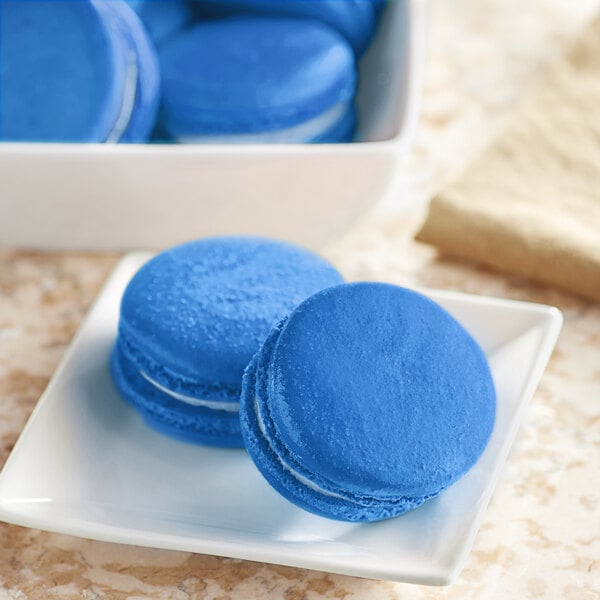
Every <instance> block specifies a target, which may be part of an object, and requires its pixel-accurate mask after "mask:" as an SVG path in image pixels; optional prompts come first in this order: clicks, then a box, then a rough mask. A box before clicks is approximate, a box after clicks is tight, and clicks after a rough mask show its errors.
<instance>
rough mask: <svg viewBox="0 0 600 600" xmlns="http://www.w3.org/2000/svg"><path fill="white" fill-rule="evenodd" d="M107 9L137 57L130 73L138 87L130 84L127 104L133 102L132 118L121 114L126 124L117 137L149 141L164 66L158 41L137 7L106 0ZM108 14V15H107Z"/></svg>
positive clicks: (115, 133) (118, 130) (131, 78)
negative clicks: (134, 9) (154, 39)
mask: <svg viewBox="0 0 600 600" xmlns="http://www.w3.org/2000/svg"><path fill="white" fill-rule="evenodd" d="M104 9H107V10H108V11H111V12H112V17H113V20H112V24H113V27H114V29H117V28H118V29H120V31H121V35H122V36H123V39H124V40H125V41H126V43H127V47H128V50H129V52H128V53H129V55H130V56H134V57H135V67H133V66H130V67H129V72H128V74H127V77H128V78H129V80H133V79H134V78H135V88H134V89H133V87H132V86H131V83H129V85H128V90H129V91H128V95H127V96H126V97H125V98H124V104H126V105H127V104H128V105H129V109H128V115H129V117H128V118H125V117H124V115H123V113H122V115H121V119H122V124H119V123H117V124H116V127H115V130H113V138H115V139H113V141H119V142H141V141H147V140H148V138H149V137H150V134H151V133H152V130H153V128H154V125H155V123H156V118H157V115H158V107H159V102H160V69H159V65H158V56H157V54H156V50H155V47H154V45H153V44H152V42H151V40H150V38H149V37H148V34H147V32H146V30H145V29H144V26H143V25H142V23H141V21H140V19H139V18H138V17H137V15H136V14H135V12H134V11H133V9H132V8H131V7H130V6H128V5H127V3H126V2H122V1H121V0H116V1H115V0H109V1H108V2H105V6H104ZM107 18H109V17H108V15H107Z"/></svg>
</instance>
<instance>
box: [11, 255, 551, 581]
mask: <svg viewBox="0 0 600 600" xmlns="http://www.w3.org/2000/svg"><path fill="white" fill-rule="evenodd" d="M147 258H148V255H147V254H132V255H129V256H128V257H126V258H125V259H123V261H122V262H121V263H120V264H119V266H118V267H117V268H116V270H115V272H114V273H113V275H112V277H111V278H110V280H109V281H108V283H107V284H106V286H105V288H104V290H103V292H102V293H101V294H100V296H99V298H98V300H97V302H96V304H95V306H94V307H93V309H92V310H91V312H90V314H89V315H88V317H87V319H86V321H85V322H84V324H83V325H82V327H81V329H80V330H79V332H78V334H77V335H76V337H75V339H74V340H73V343H72V344H71V347H70V350H69V351H68V352H67V354H66V356H65V358H64V360H63V362H62V364H61V366H60V367H59V369H58V370H57V372H56V374H55V375H54V377H53V379H52V381H51V382H50V384H49V386H48V388H47V389H46V391H45V392H44V394H43V396H42V397H41V398H40V400H39V402H38V405H37V406H36V408H35V410H34V412H33V414H32V416H31V418H30V420H29V422H28V423H27V425H26V427H25V429H24V431H23V433H22V434H21V437H20V438H19V440H18V442H17V444H16V445H15V448H14V450H13V451H12V454H11V455H10V457H9V459H8V461H7V463H6V465H5V467H4V469H3V471H2V473H1V474H0V519H2V520H5V521H7V522H11V523H16V524H19V525H25V526H29V527H36V528H40V529H47V530H51V531H58V532H64V533H68V534H72V535H77V536H82V537H88V538H95V539H99V540H107V541H113V542H122V543H127V544H138V545H141V546H153V547H159V548H172V549H178V550H187V551H191V552H203V553H210V554H219V555H224V556H231V557H238V558H247V559H252V560H258V561H266V562H273V563H280V564H285V565H293V566H298V567H306V568H310V569H318V570H323V571H332V572H337V573H346V574H351V575H359V576H364V577H373V578H380V579H389V580H397V581H409V582H415V583H422V584H431V585H441V584H449V583H451V582H452V580H453V579H454V578H455V577H456V576H457V574H458V573H459V572H460V570H461V568H462V565H463V564H464V562H465V560H466V558H467V554H468V552H469V549H470V547H471V544H472V542H473V539H474V536H475V533H476V531H477V528H478V526H479V523H480V522H481V520H482V518H483V513H484V510H485V508H486V506H487V503H488V501H489V499H490V496H491V494H492V490H493V488H494V485H495V483H496V480H497V479H498V475H499V472H500V470H501V468H502V465H503V463H504V462H505V460H506V457H507V454H508V451H509V448H510V446H511V444H512V442H513V439H514V437H515V434H516V431H517V428H518V426H519V422H520V421H521V419H522V416H523V411H524V408H525V406H526V404H527V402H528V400H529V399H530V398H531V396H532V394H533V392H534V390H535V388H536V386H537V383H538V381H539V379H540V377H541V375H542V372H543V370H544V367H545V365H546V362H547V361H548V358H549V357H550V354H551V352H552V349H553V347H554V344H555V342H556V338H557V336H558V333H559V331H560V327H561V323H562V317H561V314H560V312H559V311H558V310H557V309H555V308H552V307H548V306H542V305H536V304H527V303H521V302H513V301H508V300H496V299H491V298H484V297H477V296H466V295H463V294H457V293H449V292H434V291H429V292H426V293H428V294H429V295H430V296H431V297H432V298H433V299H435V300H436V301H438V302H439V303H440V304H442V305H443V306H444V307H445V308H446V309H447V310H449V311H450V312H451V313H452V314H453V315H454V316H455V317H456V318H457V319H458V320H459V321H461V322H462V323H463V324H464V325H465V326H466V327H467V328H468V330H469V331H470V332H471V333H472V334H473V335H474V336H475V338H476V339H477V340H478V342H479V343H480V344H481V346H482V347H483V349H484V351H485V352H486V354H487V356H488V358H489V361H490V365H491V369H492V373H493V376H494V379H495V382H496V387H497V393H498V409H497V419H496V425H495V428H494V432H493V435H492V438H491V441H490V443H489V445H488V447H487V449H486V450H485V453H484V454H483V456H482V457H481V459H480V461H479V462H478V463H477V464H476V466H475V467H474V468H473V469H471V471H469V473H468V474H467V475H466V476H465V477H463V478H462V479H461V480H460V481H459V482H458V483H456V484H455V485H453V486H452V487H451V488H449V489H448V490H446V491H445V492H444V493H443V494H442V495H441V496H439V497H438V498H436V499H434V500H432V501H430V502H428V503H426V504H424V505H423V506H421V507H420V508H418V509H417V510H414V511H412V512H409V513H406V514H405V515H402V516H400V517H398V518H395V519H392V520H389V521H384V522H380V523H373V524H349V523H340V522H336V521H330V520H327V519H323V518H320V517H316V516H314V515H311V514H309V513H307V512H304V511H303V510H301V509H299V508H297V507H296V506H294V505H292V504H290V503H289V502H287V501H286V500H284V499H283V498H281V497H280V496H279V495H278V494H277V493H276V492H275V491H273V490H272V489H271V488H270V487H269V485H268V484H267V483H266V482H265V481H264V480H263V479H262V477H261V476H260V474H259V473H258V471H257V470H256V468H255V467H254V465H253V463H252V462H251V460H250V458H249V457H248V455H247V454H246V452H245V451H243V450H222V449H212V448H204V447H199V446H193V445H189V444H185V443H181V442H177V441H174V440H171V439H168V438H166V437H162V436H161V435H159V434H157V433H155V432H154V431H151V430H150V429H148V428H147V427H145V426H144V424H143V423H142V420H141V418H139V417H138V415H137V414H136V413H135V412H134V411H133V410H132V409H130V408H129V407H128V406H127V405H126V404H125V403H124V402H123V401H122V400H121V399H120V398H119V396H118V394H117V392H116V390H115V389H114V387H113V385H112V382H111V379H110V376H109V373H108V368H107V361H108V355H109V352H110V349H111V345H112V343H113V340H114V337H115V332H116V327H117V320H118V306H119V301H120V298H121V294H122V292H123V289H124V288H125V286H126V284H127V282H128V281H129V279H130V278H131V276H132V275H133V273H134V272H135V271H136V270H137V269H138V268H139V266H140V265H141V264H142V263H143V262H144V261H145V260H146V259H147Z"/></svg>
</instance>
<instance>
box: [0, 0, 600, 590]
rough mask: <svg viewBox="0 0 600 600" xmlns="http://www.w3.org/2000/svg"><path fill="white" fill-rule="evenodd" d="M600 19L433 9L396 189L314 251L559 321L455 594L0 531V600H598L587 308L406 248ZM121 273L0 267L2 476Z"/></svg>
mask: <svg viewBox="0 0 600 600" xmlns="http://www.w3.org/2000/svg"><path fill="white" fill-rule="evenodd" d="M598 4H599V2H598V1H596V0H582V1H580V2H578V3H570V2H566V1H564V0H532V1H531V2H529V3H527V4H525V3H522V2H518V1H517V0H455V1H454V2H452V3H451V2H446V1H443V0H438V1H433V2H431V4H430V28H429V40H430V44H429V61H428V70H427V77H426V84H425V97H424V108H423V119H422V122H421V125H420V128H419V131H418V135H417V141H416V145H415V149H414V151H413V152H412V153H411V155H410V156H409V157H408V158H407V159H404V160H403V168H402V170H401V172H402V173H403V174H404V175H403V176H402V177H401V178H399V181H398V182H397V185H396V187H395V188H394V189H393V190H392V191H391V192H390V194H389V195H388V196H387V197H386V198H385V199H384V201H383V202H381V203H380V204H379V205H378V206H377V207H376V208H375V210H374V211H373V212H372V213H371V214H370V215H368V216H367V217H366V218H365V219H363V220H362V222H361V223H359V224H358V225H357V226H356V227H355V228H354V229H353V230H352V231H350V232H348V234H347V235H346V236H345V237H344V238H343V239H340V240H335V241H332V243H331V244H330V245H329V247H328V248H326V249H325V250H324V253H325V254H326V255H327V256H328V258H330V259H331V260H332V261H333V262H334V263H335V264H336V265H337V266H338V267H339V268H340V269H341V270H342V271H343V273H344V275H345V276H346V277H347V278H348V279H350V280H356V279H377V280H383V281H389V282H394V283H398V284H404V285H424V286H428V287H434V288H442V289H452V290H459V291H464V292H470V293H477V294H487V295H494V296H501V297H507V298H515V299H522V300H529V301H534V302H543V303H547V304H553V305H556V306H559V307H560V308H561V309H562V310H563V312H564V315H565V325H564V329H563V332H562V334H561V336H560V339H559V342H558V345H557V349H556V351H555V353H554V356H553V358H552V360H551V361H550V364H549V366H548V369H547V371H546V373H545V375H544V377H543V379H542V381H541V384H540V387H539V389H538V391H537V393H536V395H535V397H534V399H533V401H532V404H531V408H530V410H529V414H528V416H527V418H526V421H525V423H524V424H523V426H522V428H521V430H520V433H519V435H518V438H517V441H516V444H515V446H514V448H513V451H512V453H511V455H510V458H509V461H508V463H507V465H506V467H505V469H504V472H503V476H502V478H501V480H500V482H499V484H498V486H497V489H496V492H495V494H494V496H493V498H492V501H491V504H490V506H489V508H488V510H487V513H486V517H485V520H484V523H483V525H482V527H481V529H480V532H479V534H478V536H477V538H476V541H475V545H474V547H473V550H472V552H471V555H470V558H469V560H468V563H467V565H466V567H465V569H464V571H463V573H462V574H461V576H460V578H459V579H458V581H457V582H456V583H455V584H454V585H453V586H450V587H447V588H428V587H421V586H415V585H407V584H397V583H390V582H380V581H371V580H366V579H358V578H352V577H346V576H339V575H331V574H326V573H319V572H313V571H307V570H302V569H295V568H289V567H280V566H273V565H267V564H261V563H253V562H249V561H240V560H233V559H226V558H219V557H213V556H206V555H193V554H189V553H184V552H174V551H164V550H154V549H148V548H138V547H133V546H124V545H118V544H109V543H102V542H95V541H89V540H83V539H79V538H74V537H69V536H65V535H59V534H52V533H46V532H41V531H37V530H32V529H26V528H22V527H16V526H12V525H6V524H0V600H4V599H5V598H14V599H26V598H31V599H37V598H54V597H56V598H64V599H67V600H70V599H75V598H84V599H96V598H110V599H116V600H120V599H123V600H125V599H127V600H137V599H141V598H150V599H159V598H160V599H174V600H175V599H176V600H180V599H181V600H184V599H195V598H208V599H215V600H217V599H225V598H232V599H236V600H237V599H240V600H249V599H259V598H281V599H285V600H303V599H306V600H318V599H320V598H339V599H344V600H350V599H353V598H370V599H372V600H379V599H384V598H385V599H405V598H411V599H434V598H457V599H461V600H463V599H464V600H469V599H477V600H485V599H490V598H511V599H512V598H532V599H534V598H536V599H537V598H542V599H544V598H557V599H558V598H561V599H567V600H568V599H573V600H592V599H595V598H600V404H599V400H600V305H598V304H592V303H589V302H586V301H584V300H581V299H579V298H577V297H575V296H570V295H568V294H564V293H561V292H558V291H556V290H554V289H551V288H544V287H541V286H534V285H531V284H529V283H527V282H526V281H524V280H521V279H517V278H507V277H504V276H500V275H497V274H495V273H492V272H489V271H485V270H482V269H478V268H475V267H473V266H471V265H469V264H467V263H460V262H457V261H450V260H446V259H444V258H443V257H438V256H437V255H436V253H435V251H434V250H433V249H432V248H430V247H427V246H424V245H421V244H418V243H416V242H414V241H413V240H412V235H413V232H414V231H415V230H416V228H417V227H418V224H419V222H420V219H421V218H422V204H423V200H424V199H425V198H427V197H428V195H430V194H431V192H432V191H434V190H436V189H437V188H438V187H439V186H440V185H441V184H442V183H443V182H444V181H446V180H447V179H448V178H449V177H450V176H452V175H453V174H454V173H455V172H456V171H457V170H458V169H460V168H461V167H462V166H464V165H465V164H466V162H467V161H468V159H469V158H470V157H471V156H473V155H474V154H475V153H476V152H477V150H478V149H480V148H481V146H482V145H483V144H484V143H485V142H486V141H487V140H488V139H489V138H490V135H491V134H492V133H493V132H494V130H495V129H496V128H497V127H498V126H500V125H501V123H502V121H503V119H505V118H506V117H507V116H508V115H509V114H510V112H511V109H512V107H514V105H515V102H516V101H517V100H518V99H519V97H520V96H521V95H522V93H523V89H524V88H526V87H527V85H528V84H529V83H530V82H531V81H532V80H534V79H535V77H536V75H537V74H538V73H539V72H540V68H541V66H542V65H543V64H544V63H545V62H547V61H548V60H549V59H551V58H552V57H553V56H556V55H557V54H558V53H559V52H560V51H561V49H564V47H565V45H566V44H568V43H569V41H570V40H571V39H572V38H573V36H574V35H576V33H577V32H578V31H579V30H580V29H581V27H582V26H583V25H584V24H585V23H586V22H587V21H588V20H589V19H590V17H591V15H592V13H593V12H594V11H595V10H596V9H597V8H598ZM408 174H410V176H409V175H408ZM117 260H118V256H117V255H116V254H114V255H113V254H96V253H76V252H70V253H63V254H59V253H40V252H24V251H11V250H4V251H1V252H0V465H1V464H3V463H4V461H5V460H6V457H7V456H8V454H9V452H10V450H11V448H12V447H13V445H14V443H15V441H16V439H17V437H18V435H19V433H20V431H21V429H22V428H23V425H24V424H25V421H26V420H27V418H28V416H29V414H30V412H31V410H32V409H33V407H34V405H35V403H36V401H37V399H38V397H39V395H40V394H41V392H42V391H43V389H44V387H45V386H46V384H47V382H48V380H49V378H50V376H51V375H52V373H53V371H54V369H55V368H56V365H57V363H58V362H59V360H60V359H61V357H62V355H63V353H64V351H65V349H66V348H67V346H68V344H69V342H70V340H71V338H72V336H73V334H74V332H75V331H76V329H77V327H78V326H79V324H80V322H81V320H82V318H83V316H84V315H85V313H86V311H87V309H88V308H89V306H90V304H91V302H92V301H93V299H94V297H95V295H96V294H97V292H98V290H99V289H100V287H101V285H102V283H103V281H104V280H105V279H106V277H107V275H108V273H109V272H110V270H111V269H112V268H113V266H114V265H115V264H116V261H117Z"/></svg>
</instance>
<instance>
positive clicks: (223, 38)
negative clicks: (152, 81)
mask: <svg viewBox="0 0 600 600" xmlns="http://www.w3.org/2000/svg"><path fill="white" fill-rule="evenodd" d="M160 63H161V69H162V75H163V105H162V112H163V118H164V122H165V126H166V128H167V129H168V131H169V132H170V133H171V134H172V135H174V136H175V137H179V136H186V135H187V136H191V135H218V134H239V133H256V132H263V131H272V130H277V129H285V128H287V127H291V126H294V125H297V124H298V123H302V122H304V121H306V120H308V119H312V118H314V117H317V116H319V115H320V114H322V113H323V112H324V111H326V110H328V109H330V108H331V107H332V106H334V105H335V104H337V103H340V102H343V103H350V102H351V101H352V98H353V95H354V91H355V87H356V68H355V61H354V56H353V54H352V50H351V48H350V47H349V46H348V44H347V42H346V41H345V40H344V39H343V38H342V37H341V36H340V35H339V34H338V33H336V32H335V31H333V30H332V29H331V28H329V27H327V26H326V25H323V24H321V23H318V22H316V21H311V20H307V19H286V18H268V17H233V18H229V19H223V20H216V21H207V22H204V23H201V24H198V25H196V26H194V27H193V28H191V29H189V30H187V31H185V32H183V33H182V34H181V35H179V36H177V37H176V38H175V39H173V40H172V41H171V42H170V43H168V44H165V46H163V48H161V51H160Z"/></svg>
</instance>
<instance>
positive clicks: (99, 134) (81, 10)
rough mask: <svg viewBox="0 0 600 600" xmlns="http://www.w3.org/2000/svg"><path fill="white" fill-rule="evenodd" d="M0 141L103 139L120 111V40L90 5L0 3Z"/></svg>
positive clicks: (26, 0)
mask: <svg viewBox="0 0 600 600" xmlns="http://www.w3.org/2000/svg"><path fill="white" fill-rule="evenodd" d="M0 27H1V38H0V40H1V41H0V63H1V70H2V71H1V81H0V94H1V96H0V102H1V108H2V110H1V121H0V137H1V138H2V139H5V140H14V141H73V142H94V141H99V142H101V141H105V140H106V138H107V137H108V136H109V134H110V132H111V130H112V128H113V126H114V123H115V120H116V118H117V116H118V115H119V113H120V110H121V104H122V98H123V91H124V88H125V77H126V68H127V64H126V61H125V59H124V58H123V55H124V53H123V45H124V44H123V40H122V39H121V37H120V35H118V34H116V33H115V32H113V31H112V30H111V28H110V27H107V25H106V23H105V21H104V19H103V18H102V16H101V14H100V11H99V9H98V3H97V2H95V1H91V0H78V1H76V2H74V1H72V0H54V1H52V2H47V1H36V0H3V1H2V2H0Z"/></svg>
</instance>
